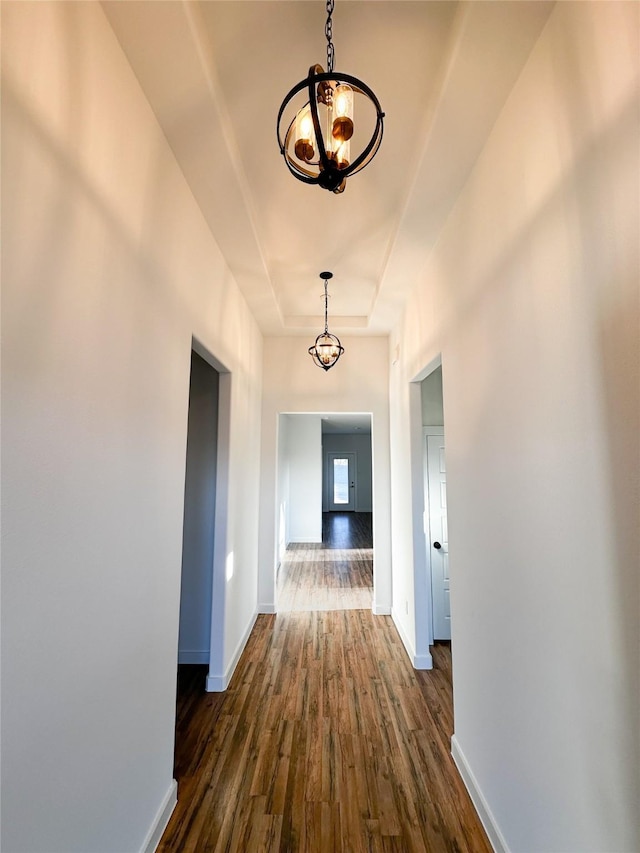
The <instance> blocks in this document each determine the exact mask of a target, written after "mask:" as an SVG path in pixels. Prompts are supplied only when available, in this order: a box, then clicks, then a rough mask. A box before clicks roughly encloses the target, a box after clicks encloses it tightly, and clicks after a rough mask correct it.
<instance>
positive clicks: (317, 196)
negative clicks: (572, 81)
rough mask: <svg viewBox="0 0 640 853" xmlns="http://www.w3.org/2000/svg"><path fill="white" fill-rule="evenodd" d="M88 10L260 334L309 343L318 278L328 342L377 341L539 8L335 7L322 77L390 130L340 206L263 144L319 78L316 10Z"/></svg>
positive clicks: (211, 6)
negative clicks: (378, 114)
mask: <svg viewBox="0 0 640 853" xmlns="http://www.w3.org/2000/svg"><path fill="white" fill-rule="evenodd" d="M102 5H103V7H104V9H105V12H106V14H107V16H108V18H109V21H110V23H111V25H112V27H113V29H114V31H115V33H116V36H117V37H118V39H119V41H120V43H121V45H122V47H123V49H124V51H125V53H126V55H127V57H128V60H129V62H130V63H131V66H132V68H133V70H134V72H135V73H136V75H137V77H138V80H139V81H140V85H141V86H142V89H143V90H144V92H145V94H146V97H147V98H148V100H149V103H150V105H151V107H152V109H153V110H154V112H155V114H156V116H157V118H158V121H159V123H160V125H161V127H162V128H163V130H164V133H165V135H166V137H167V139H168V141H169V143H170V145H171V147H172V149H173V151H174V153H175V156H176V158H177V160H178V162H179V164H180V166H181V168H182V170H183V172H184V175H185V178H186V180H187V181H188V183H189V185H190V187H191V190H192V192H193V195H194V197H195V199H196V200H197V202H198V204H199V205H200V208H201V210H202V212H203V215H204V216H205V218H206V220H207V222H208V224H209V227H210V229H211V231H212V233H213V235H214V237H215V239H216V241H217V242H218V245H219V246H220V248H221V250H222V252H223V254H224V256H225V258H226V260H227V263H228V265H229V267H230V269H231V271H232V272H233V275H234V277H235V279H236V281H237V283H238V285H239V286H240V288H241V289H242V291H243V293H244V295H245V298H246V300H247V302H248V304H249V306H250V308H251V310H252V312H253V314H254V315H255V317H256V320H257V321H258V323H259V325H260V327H261V329H262V330H263V332H264V334H265V335H306V336H308V335H309V333H310V330H316V329H317V330H318V331H320V328H319V327H321V326H322V325H323V322H324V320H323V316H322V313H323V302H322V298H321V295H322V282H321V281H320V279H319V278H318V274H319V273H320V271H322V270H325V269H328V270H331V271H332V272H333V273H334V278H333V280H332V281H331V282H330V285H329V292H330V295H331V300H330V303H329V325H330V328H331V330H332V331H334V332H337V333H338V334H345V333H346V334H368V335H371V334H377V335H380V334H387V333H388V332H389V331H390V329H391V328H392V326H393V324H394V323H395V321H396V320H397V318H398V316H399V313H400V311H401V309H402V306H403V303H404V301H405V299H406V296H407V294H408V292H409V289H410V288H412V287H413V286H414V285H415V284H416V282H417V281H419V278H420V273H421V270H422V269H423V268H424V265H425V263H426V260H427V257H428V255H429V252H430V250H431V249H432V247H433V245H434V244H435V242H436V240H437V238H438V234H439V233H440V230H441V228H442V226H443V223H444V222H445V220H446V218H447V216H448V214H449V212H450V211H451V209H452V206H453V205H454V203H455V200H456V198H457V196H458V194H459V193H460V190H461V188H462V187H463V185H464V183H465V181H466V179H467V177H468V175H469V173H470V170H471V169H472V167H473V164H474V163H475V161H476V159H477V157H478V155H479V153H480V152H481V150H482V147H483V145H484V142H485V140H486V138H487V136H488V134H489V133H490V132H491V128H492V127H493V124H494V122H495V120H496V118H497V116H498V114H499V112H500V109H501V107H502V105H503V104H504V102H505V100H506V98H507V97H508V95H509V93H510V91H511V89H512V87H513V84H514V82H515V80H516V79H517V76H518V74H519V73H520V70H521V68H522V66H523V65H524V62H525V60H526V58H527V56H528V54H529V52H530V50H531V48H532V46H533V44H534V42H535V40H536V39H537V37H538V35H539V33H540V31H541V29H542V27H543V26H544V23H545V21H546V19H547V17H548V15H549V12H550V10H551V7H552V5H553V4H552V3H547V2H539V0H534V2H527V0H522V2H511V0H507V2H503V0H496V2H479V0H474V1H473V2H466V3H459V2H453V0H451V2H449V0H444V2H437V0H433V2H431V1H430V0H413V2H404V0H355V2H354V0H336V7H335V11H334V15H333V41H334V44H335V50H336V59H335V68H336V70H338V71H343V72H344V73H347V74H352V75H355V76H357V77H360V78H361V79H362V80H364V81H365V82H366V83H367V84H368V85H369V86H370V87H371V88H372V89H373V90H374V91H375V93H376V95H377V96H378V98H379V100H380V102H381V104H382V108H383V110H384V112H385V114H386V118H385V129H384V139H383V141H382V146H381V148H380V151H379V152H378V154H377V156H376V158H375V159H374V160H373V162H372V163H371V164H370V165H369V166H368V167H367V168H366V169H365V170H364V171H363V172H361V173H360V174H358V175H355V176H354V177H353V178H351V179H349V180H348V181H347V188H346V190H345V192H344V193H342V194H341V195H335V194H333V193H329V192H327V191H326V190H323V189H321V188H320V187H316V186H307V185H305V184H303V183H301V182H299V181H296V180H295V179H294V178H293V177H292V176H291V175H290V174H289V172H288V171H287V169H286V166H285V164H284V162H283V160H282V157H281V155H280V152H279V149H278V144H277V140H276V117H277V113H278V109H279V106H280V103H281V101H282V99H283V98H284V96H285V95H286V93H287V92H288V91H289V90H290V89H291V88H292V86H293V85H294V84H295V83H297V82H298V81H300V80H302V79H303V78H304V77H305V76H306V74H307V71H308V68H309V66H310V65H312V64H314V63H316V62H317V63H320V64H321V65H323V67H326V40H325V37H324V24H325V19H326V12H325V5H324V3H323V2H321V0H224V2H217V0H200V2H198V0H187V2H183V0H104V2H103V4H102ZM357 108H358V104H357V103H356V110H357ZM357 116H358V114H357V112H356V115H355V119H356V122H357ZM478 215H479V216H481V215H482V211H478ZM463 250H464V247H461V251H463Z"/></svg>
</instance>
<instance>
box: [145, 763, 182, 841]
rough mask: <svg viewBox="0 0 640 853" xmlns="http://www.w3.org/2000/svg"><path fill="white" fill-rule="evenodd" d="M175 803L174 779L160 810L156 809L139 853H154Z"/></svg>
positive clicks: (176, 790) (175, 789)
mask: <svg viewBox="0 0 640 853" xmlns="http://www.w3.org/2000/svg"><path fill="white" fill-rule="evenodd" d="M177 802H178V783H177V782H176V780H175V779H172V780H171V784H170V785H169V790H168V791H167V793H166V794H165V795H164V798H163V800H162V802H161V803H160V808H159V809H158V811H157V813H156V816H155V818H154V819H153V823H152V824H151V827H150V829H149V832H147V835H146V837H145V839H144V841H143V842H142V847H141V848H140V853H154V851H155V849H156V848H157V846H158V844H160V839H161V838H162V833H163V832H164V831H165V829H166V828H167V824H168V823H169V818H170V817H171V815H172V814H173V810H174V809H175V807H176V803H177Z"/></svg>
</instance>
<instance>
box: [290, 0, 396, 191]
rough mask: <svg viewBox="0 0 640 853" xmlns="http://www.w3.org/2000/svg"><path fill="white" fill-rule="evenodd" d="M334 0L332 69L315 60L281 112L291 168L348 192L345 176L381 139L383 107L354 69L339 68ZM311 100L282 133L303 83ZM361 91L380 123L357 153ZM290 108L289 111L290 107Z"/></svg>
mask: <svg viewBox="0 0 640 853" xmlns="http://www.w3.org/2000/svg"><path fill="white" fill-rule="evenodd" d="M334 3H335V0H327V6H326V8H327V22H326V25H325V36H326V38H327V71H326V72H325V71H324V70H323V68H322V66H321V65H312V66H311V68H310V69H309V75H308V77H307V78H306V79H305V80H301V81H300V83H298V84H297V85H296V86H294V87H293V89H291V91H290V92H289V94H288V95H287V96H286V98H285V99H284V101H283V102H282V105H281V106H280V111H279V113H278V122H277V132H278V144H279V146H280V153H281V154H282V156H283V157H284V161H285V163H286V164H287V167H288V169H289V171H290V172H291V174H292V175H293V176H294V177H295V178H297V179H298V180H299V181H303V182H304V183H306V184H319V185H320V186H321V187H323V188H324V189H325V190H331V191H332V192H334V193H341V192H344V189H345V186H346V179H347V178H348V177H349V176H350V175H354V174H356V173H357V172H360V171H361V170H362V169H364V167H365V166H366V165H367V164H368V163H370V162H371V160H373V158H374V156H375V155H376V153H377V151H378V148H379V147H380V143H381V142H382V131H383V122H382V120H383V118H384V113H383V112H382V109H381V107H380V102H379V101H378V99H377V98H376V96H375V94H374V93H373V91H372V90H371V89H370V88H369V87H368V86H367V85H366V83H363V82H362V81H361V80H358V78H357V77H352V76H351V75H349V74H341V73H338V72H334V70H333V59H334V52H335V51H334V47H333V41H332V38H333V21H332V17H331V16H332V13H333V8H334ZM305 88H306V90H307V92H306V94H308V97H309V99H308V101H307V102H306V103H305V104H304V105H303V106H302V107H301V108H300V109H299V110H298V111H297V113H296V115H295V116H294V118H293V119H292V120H291V122H290V124H289V126H288V127H287V129H286V132H285V133H284V137H283V134H282V128H281V124H282V118H283V115H284V112H285V110H287V108H288V106H289V104H290V103H291V102H292V100H293V98H294V97H295V96H296V95H297V94H298V93H299V92H301V91H302V90H303V89H305ZM356 95H361V96H363V97H364V98H367V99H368V100H369V102H370V104H371V105H372V106H373V108H374V110H375V115H376V121H375V128H374V130H373V133H372V135H371V139H370V140H369V142H368V143H367V145H366V146H365V147H364V149H363V150H362V151H361V152H360V153H359V154H358V155H357V156H354V157H352V154H351V138H352V137H353V132H354V119H353V107H354V100H355V96H356ZM289 114H291V113H290V111H289Z"/></svg>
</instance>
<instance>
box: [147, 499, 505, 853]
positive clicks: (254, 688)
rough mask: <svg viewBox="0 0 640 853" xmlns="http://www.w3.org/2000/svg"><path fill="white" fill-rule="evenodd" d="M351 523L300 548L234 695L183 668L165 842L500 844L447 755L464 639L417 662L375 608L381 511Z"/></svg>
mask: <svg viewBox="0 0 640 853" xmlns="http://www.w3.org/2000/svg"><path fill="white" fill-rule="evenodd" d="M341 515H347V514H341ZM351 515H354V514H351ZM355 515H357V514H355ZM342 522H344V519H342V520H341V524H340V525H336V526H335V528H334V529H333V528H331V526H330V524H329V522H327V521H325V524H324V529H325V537H326V541H325V543H324V545H323V546H317V545H316V546H307V545H303V546H299V545H297V546H295V547H293V548H292V549H291V550H290V551H288V552H287V555H286V558H285V561H284V565H283V568H282V569H281V573H280V583H281V596H282V598H283V599H284V600H285V601H286V602H288V605H287V607H288V609H286V610H284V611H282V612H279V613H278V614H277V615H265V616H259V617H258V620H257V622H256V624H255V627H254V629H253V632H252V634H251V637H250V638H249V641H248V643H247V646H246V648H245V651H244V653H243V655H242V657H241V659H240V661H239V663H238V666H237V668H236V672H235V674H234V677H233V679H232V682H231V684H230V686H229V689H228V690H227V691H226V692H225V693H224V694H206V693H204V691H203V686H204V677H205V672H206V669H204V668H202V667H185V668H181V672H180V675H179V683H178V707H177V719H176V763H175V775H176V778H177V780H178V805H177V807H176V809H175V811H174V814H173V815H172V817H171V820H170V821H169V825H168V826H167V829H166V831H165V833H164V836H163V838H162V841H161V843H160V846H159V848H158V850H159V851H160V853H178V851H179V853H186V851H194V853H204V851H226V853H236V852H237V853H263V851H264V853H271V851H273V853H276V851H278V853H386V851H402V853H453V851H457V853H490V850H491V848H490V846H489V843H488V841H487V839H486V836H485V834H484V831H483V829H482V827H481V825H480V822H479V819H478V817H477V815H476V813H475V811H474V809H473V806H472V805H471V802H470V800H469V796H468V794H467V792H466V789H465V787H464V785H463V783H462V781H461V779H460V777H459V775H458V772H457V769H456V768H455V765H454V763H453V760H452V758H451V754H450V739H451V734H452V728H453V705H452V689H451V649H450V647H449V646H448V645H446V644H438V645H436V646H435V647H434V648H433V650H432V651H433V658H434V669H433V670H432V671H430V672H417V671H415V670H414V669H413V668H412V666H411V664H410V661H409V659H408V657H407V655H406V653H405V651H404V647H403V646H402V643H401V642H400V639H399V637H398V634H397V632H396V629H395V626H394V624H393V622H392V620H391V618H390V617H388V616H373V614H372V613H371V590H372V562H371V554H370V553H369V552H370V551H371V539H370V536H371V533H370V529H371V528H370V518H368V519H367V518H365V519H364V520H362V519H360V520H359V521H358V524H357V525H356V528H355V530H354V533H353V539H352V540H351V541H350V540H349V537H348V536H347V534H346V533H345V531H348V528H347V527H345V525H344V524H343V523H342ZM332 546H335V547H332ZM350 546H353V547H350ZM367 596H368V598H367V599H366V600H367V601H368V603H367V604H366V605H365V606H364V607H361V608H358V606H357V605H358V604H359V603H360V602H362V601H363V600H365V597H367ZM333 605H336V607H335V608H334V609H332V606H333Z"/></svg>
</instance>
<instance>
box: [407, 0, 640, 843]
mask: <svg viewBox="0 0 640 853" xmlns="http://www.w3.org/2000/svg"><path fill="white" fill-rule="evenodd" d="M639 14H640V7H639V6H638V5H637V4H634V3H626V4H625V3H616V2H611V3H560V4H557V5H556V6H555V8H554V11H553V12H552V14H551V16H550V18H549V21H548V23H547V26H546V28H545V30H544V31H543V33H542V36H541V38H540V40H539V41H538V43H537V44H536V46H535V47H534V49H533V51H532V54H531V56H530V58H529V61H528V63H527V65H526V67H525V69H524V71H523V73H522V75H521V77H520V79H519V81H518V83H517V84H516V87H515V89H514V91H513V92H512V94H511V96H510V98H509V100H508V102H507V104H506V106H505V108H504V110H503V112H502V114H501V116H500V118H499V120H498V122H497V123H496V126H495V127H494V129H493V132H492V134H491V136H490V138H489V140H488V143H487V145H486V147H485V149H484V151H483V153H482V155H481V157H480V158H479V160H478V162H477V164H476V167H475V169H474V172H473V174H472V176H471V178H470V180H469V182H468V183H467V185H466V187H465V189H464V191H463V193H462V196H461V197H460V199H459V201H458V203H457V205H456V207H455V209H454V211H453V213H452V215H451V217H450V219H449V221H448V223H447V225H446V227H445V230H444V231H443V233H442V234H441V236H440V239H439V242H438V244H437V246H436V248H435V250H434V252H433V254H432V256H431V258H430V262H429V264H428V266H427V268H426V269H425V271H424V274H423V275H422V276H421V277H420V279H419V280H418V281H417V282H416V287H415V290H414V293H413V296H412V299H411V301H410V303H409V304H408V306H407V309H406V311H405V314H404V319H403V321H402V322H401V324H400V325H399V326H398V327H397V329H396V330H395V333H394V335H393V336H392V339H391V348H390V352H392V353H395V352H396V347H399V349H400V360H399V362H398V363H397V364H395V365H394V366H393V367H392V369H391V413H392V416H391V448H392V450H391V465H392V474H393V477H392V497H393V516H392V518H393V565H394V591H393V598H394V608H395V606H396V601H398V600H400V601H402V600H403V599H404V597H405V595H407V594H410V591H411V589H412V587H413V583H414V577H413V574H412V572H413V566H414V564H415V555H414V552H413V551H412V547H411V543H412V541H413V540H412V537H413V534H414V530H413V528H412V525H411V515H412V506H411V502H410V500H409V497H408V492H409V487H410V485H411V482H412V481H411V477H412V470H411V449H410V441H409V439H410V436H409V426H408V424H409V419H410V418H411V417H413V415H416V414H417V418H418V419H419V417H420V414H419V406H418V411H417V413H416V412H414V407H413V403H412V399H410V383H411V381H412V380H414V379H416V378H419V376H420V373H421V372H422V371H423V369H424V368H425V367H426V366H427V365H428V364H429V363H431V362H433V361H434V360H435V359H436V358H437V357H438V355H439V354H440V353H441V354H442V370H443V378H444V396H445V403H446V427H447V470H448V490H447V491H448V512H449V532H450V541H449V547H450V560H451V578H452V579H451V602H452V628H453V677H454V697H455V703H454V704H455V733H456V734H455V743H454V751H455V754H456V755H457V758H458V761H459V763H460V765H461V766H462V767H463V769H464V768H465V766H466V773H467V780H468V782H469V784H470V785H471V787H472V789H473V788H474V786H475V794H476V798H477V802H478V804H479V807H480V809H481V811H482V810H484V813H485V817H486V818H487V819H490V820H492V822H493V830H492V831H493V839H494V842H495V844H496V846H497V849H510V850H513V851H528V853H543V851H544V853H548V851H551V850H562V851H567V853H568V851H573V853H588V851H603V850H616V851H627V853H629V851H637V850H639V849H640V812H639V811H638V802H640V784H639V773H640V753H639V738H640V709H639V707H638V705H639V696H640V660H639V649H640V637H639V627H638V626H639V625H640V619H639V611H638V608H639V589H638V563H639V554H640V543H639V541H638V518H639V505H638V482H639V480H640V464H639V458H638V457H639V452H640V450H639V445H638V435H639V434H640V422H639V388H640V375H639V350H638V347H639V343H638V339H639V336H638V328H639V304H638V302H639V293H638V281H639V258H638V243H639V241H638V235H639V233H640V222H639V216H638V206H639V192H638V187H639V186H640V174H639V165H638V151H639V150H640V140H639V128H638V124H639V123H638V118H639V115H638V114H639V107H638V104H639V103H640V89H639V85H638V81H639V77H640V73H639V72H640V69H639V56H640V51H639V44H638V33H639V32H640V21H639ZM412 394H413V392H412ZM414 498H416V499H417V500H418V499H419V500H421V496H420V494H417V493H416V490H415V489H414ZM407 591H408V592H407ZM423 616H424V614H423ZM399 618H402V617H399ZM406 631H407V632H412V631H414V626H413V625H412V624H411V621H410V620H409V619H407V620H406ZM481 797H482V798H483V800H482V801H481V799H480V798H481Z"/></svg>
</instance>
